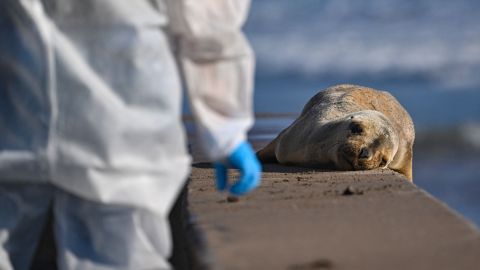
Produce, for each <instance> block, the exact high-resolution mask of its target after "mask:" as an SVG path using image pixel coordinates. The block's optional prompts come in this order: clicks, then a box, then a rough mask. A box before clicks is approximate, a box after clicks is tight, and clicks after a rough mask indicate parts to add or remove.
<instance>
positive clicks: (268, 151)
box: [257, 138, 278, 163]
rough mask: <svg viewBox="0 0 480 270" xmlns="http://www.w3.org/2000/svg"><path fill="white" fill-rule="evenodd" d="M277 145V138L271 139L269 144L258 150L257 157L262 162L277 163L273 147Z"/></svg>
mask: <svg viewBox="0 0 480 270" xmlns="http://www.w3.org/2000/svg"><path fill="white" fill-rule="evenodd" d="M276 146H277V138H276V139H275V140H273V141H271V142H270V143H269V144H267V145H266V146H264V147H263V148H262V149H260V150H258V152H257V158H258V159H259V160H260V162H262V163H278V160H277V157H276V155H275V148H276Z"/></svg>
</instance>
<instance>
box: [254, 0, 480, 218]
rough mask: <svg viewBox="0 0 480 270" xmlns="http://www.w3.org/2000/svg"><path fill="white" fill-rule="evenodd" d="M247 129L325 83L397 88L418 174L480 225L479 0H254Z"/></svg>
mask: <svg viewBox="0 0 480 270" xmlns="http://www.w3.org/2000/svg"><path fill="white" fill-rule="evenodd" d="M245 31H246V33H247V35H248V37H249V39H250V41H251V43H252V45H253V48H254V51H255V53H256V57H257V71H256V72H257V73H256V90H255V91H256V92H255V112H256V115H257V120H256V124H255V126H254V128H253V129H252V131H251V133H250V138H251V139H252V140H254V141H255V140H256V141H268V140H270V139H272V138H273V137H274V136H275V135H276V134H277V133H278V132H279V131H280V130H282V129H283V128H285V127H286V126H288V125H289V124H290V123H291V122H292V121H293V120H294V119H295V117H296V116H297V115H298V114H299V113H300V111H301V109H302V107H303V105H304V104H305V103H306V102H307V101H308V99H309V98H310V97H312V96H313V95H314V94H315V93H317V92H318V91H319V90H321V89H324V88H326V87H328V86H332V85H335V84H341V83H349V84H359V85H363V86H368V87H373V88H376V89H382V90H387V91H389V92H391V93H392V94H393V95H394V96H395V97H397V99H398V100H399V101H400V103H401V104H402V105H403V106H404V107H405V108H406V109H407V111H409V112H410V114H411V116H412V118H413V121H414V123H415V128H416V132H417V137H416V142H415V148H414V159H413V162H414V169H413V173H414V182H415V184H416V185H418V186H420V187H421V188H423V189H425V190H426V191H428V192H429V193H431V194H433V195H434V196H435V197H437V198H439V199H440V200H442V201H443V202H445V203H447V204H448V205H449V206H451V207H452V208H454V209H456V210H457V211H458V212H460V213H461V214H462V215H464V216H465V217H467V218H468V219H469V220H471V221H473V222H474V223H476V225H477V226H480V2H479V1H475V0H456V1H448V0H417V1H403V0H363V1H357V0H323V1H319V0H301V1H291V0H257V1H253V2H252V7H251V12H250V17H249V19H248V22H247V25H246V27H245Z"/></svg>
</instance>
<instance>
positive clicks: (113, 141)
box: [0, 0, 254, 269]
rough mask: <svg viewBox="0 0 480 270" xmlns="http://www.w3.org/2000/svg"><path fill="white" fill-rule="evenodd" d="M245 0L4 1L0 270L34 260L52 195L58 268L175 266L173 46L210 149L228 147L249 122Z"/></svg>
mask: <svg viewBox="0 0 480 270" xmlns="http://www.w3.org/2000/svg"><path fill="white" fill-rule="evenodd" d="M248 8H249V1H248V0H150V1H149V0H135V1H131V0H81V1H80V0H42V1H40V0H4V1H2V8H1V11H0V71H1V72H0V205H1V207H0V244H1V247H0V269H12V267H14V268H15V269H28V264H29V262H30V259H31V256H32V254H33V252H34V250H35V245H36V243H37V242H38V238H39V234H40V231H41V228H42V226H43V223H44V222H45V216H46V212H47V210H48V207H49V205H51V204H53V209H54V214H55V234H56V241H57V248H58V256H59V259H58V263H59V267H60V269H168V268H169V265H168V263H167V261H166V258H168V256H169V255H170V249H171V243H170V236H169V227H168V220H167V216H168V213H169V210H170V208H171V206H172V203H173V202H174V200H175V198H176V196H177V194H178V192H179V190H180V188H181V187H182V186H183V185H184V183H185V180H186V178H187V175H188V173H189V165H190V157H189V155H188V154H187V151H186V143H185V139H186V138H185V134H184V130H183V126H182V123H181V83H180V76H179V71H178V68H177V64H176V62H175V58H174V55H177V56H178V60H179V63H180V66H181V67H182V69H183V74H184V78H185V82H186V85H187V89H188V94H189V98H190V99H189V100H190V105H191V109H192V112H193V113H194V116H195V119H196V123H197V131H198V134H199V138H200V141H201V142H202V144H203V146H204V149H205V150H206V154H207V155H208V156H209V157H210V158H211V159H212V160H220V159H222V158H225V157H226V156H228V155H229V154H230V153H231V152H232V150H233V149H234V148H235V147H236V146H237V145H238V144H239V143H240V142H241V141H243V140H245V139H246V132H247V130H248V129H249V128H250V127H251V125H252V122H253V117H252V80H253V67H254V61H253V55H252V51H251V49H250V47H249V45H248V42H247V40H246V38H245V37H244V35H243V34H242V32H241V27H242V25H243V23H244V21H245V19H246V15H247V12H248ZM174 52H175V53H174ZM212 184H213V183H212Z"/></svg>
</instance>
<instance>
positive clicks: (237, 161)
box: [215, 142, 262, 196]
mask: <svg viewBox="0 0 480 270" xmlns="http://www.w3.org/2000/svg"><path fill="white" fill-rule="evenodd" d="M227 163H228V164H223V163H218V162H217V163H215V175H216V178H217V182H216V183H217V189H218V190H219V191H224V190H225V189H227V188H228V190H229V191H230V193H232V194H233V195H237V196H239V195H244V194H246V193H248V192H250V191H252V190H253V189H254V188H256V187H257V186H258V185H259V184H260V175H261V171H262V167H261V165H260V162H259V161H258V159H257V156H256V155H255V152H254V151H253V149H252V147H251V146H250V144H249V143H248V142H242V143H240V144H239V146H237V148H236V149H235V150H233V152H232V154H231V155H230V156H229V157H228V159H227ZM227 166H229V167H232V168H235V169H239V170H240V179H238V180H237V181H236V183H234V184H233V185H232V186H229V184H228V172H227Z"/></svg>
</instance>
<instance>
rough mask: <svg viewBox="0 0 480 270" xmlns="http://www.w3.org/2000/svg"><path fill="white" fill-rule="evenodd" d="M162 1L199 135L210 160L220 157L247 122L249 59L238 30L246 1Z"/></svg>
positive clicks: (249, 121) (250, 116)
mask: <svg viewBox="0 0 480 270" xmlns="http://www.w3.org/2000/svg"><path fill="white" fill-rule="evenodd" d="M167 3H168V5H167V10H168V13H169V17H170V20H171V21H170V27H171V32H172V33H173V34H174V35H175V36H176V37H177V40H178V48H179V51H178V52H177V53H178V56H179V62H180V65H181V67H182V69H183V74H184V78H185V82H186V86H187V91H188V95H189V100H190V107H191V109H192V112H193V114H194V117H195V122H196V127H197V133H198V136H199V139H200V141H201V143H202V145H203V148H204V150H205V153H206V154H207V156H208V157H209V158H210V159H211V160H221V159H223V158H225V157H227V156H228V155H229V154H230V153H231V152H232V151H233V150H234V149H235V148H236V147H237V145H238V144H239V143H240V142H241V141H243V140H246V133H247V131H248V129H249V128H250V127H251V126H252V124H253V109H252V94H253V72H254V57H253V52H252V50H251V48H250V46H249V44H248V41H247V39H246V37H245V36H244V34H243V33H242V31H241V27H242V25H243V24H244V22H245V19H246V16H247V13H248V9H249V5H250V1H246V0H202V1H199V0H168V1H167Z"/></svg>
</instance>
